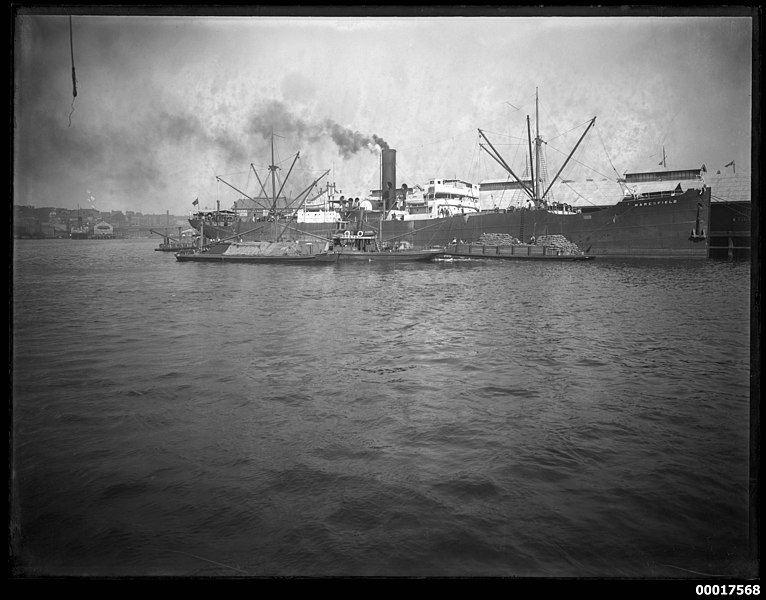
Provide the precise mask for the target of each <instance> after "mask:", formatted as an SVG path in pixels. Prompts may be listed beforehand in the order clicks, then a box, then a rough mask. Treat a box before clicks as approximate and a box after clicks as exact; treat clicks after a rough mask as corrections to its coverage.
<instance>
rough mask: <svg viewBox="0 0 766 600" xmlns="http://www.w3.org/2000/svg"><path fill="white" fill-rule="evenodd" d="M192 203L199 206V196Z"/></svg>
mask: <svg viewBox="0 0 766 600" xmlns="http://www.w3.org/2000/svg"><path fill="white" fill-rule="evenodd" d="M192 205H194V206H198V205H199V198H195V199H194V202H192Z"/></svg>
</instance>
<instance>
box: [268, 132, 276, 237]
mask: <svg viewBox="0 0 766 600" xmlns="http://www.w3.org/2000/svg"><path fill="white" fill-rule="evenodd" d="M277 168H278V167H277V166H276V165H275V164H274V130H273V129H272V130H271V164H270V165H269V171H271V193H272V195H273V197H272V201H271V213H272V215H273V218H274V236H275V238H274V241H275V242H276V241H277V240H276V234H277Z"/></svg>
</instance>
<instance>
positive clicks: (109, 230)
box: [93, 221, 114, 239]
mask: <svg viewBox="0 0 766 600" xmlns="http://www.w3.org/2000/svg"><path fill="white" fill-rule="evenodd" d="M93 237H95V238H102V239H105V238H113V237H114V227H112V226H111V225H110V224H109V223H107V222H106V221H99V222H98V223H96V224H95V225H94V226H93Z"/></svg>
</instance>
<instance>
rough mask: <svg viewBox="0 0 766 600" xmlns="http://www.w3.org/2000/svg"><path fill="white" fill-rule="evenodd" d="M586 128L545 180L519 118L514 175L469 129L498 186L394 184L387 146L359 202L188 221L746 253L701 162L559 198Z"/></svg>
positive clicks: (742, 210)
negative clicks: (605, 191) (522, 142)
mask: <svg viewBox="0 0 766 600" xmlns="http://www.w3.org/2000/svg"><path fill="white" fill-rule="evenodd" d="M594 123H595V117H594V118H593V119H592V120H591V121H590V123H589V124H588V126H587V128H586V129H585V132H584V133H583V134H582V136H581V137H580V139H579V140H578V142H577V144H576V145H575V147H574V149H573V150H572V152H571V153H570V154H569V156H568V157H567V159H566V161H565V162H564V164H563V165H562V166H561V168H560V169H559V171H558V173H557V174H556V177H554V178H553V179H552V180H551V181H547V170H546V168H545V161H544V158H543V157H542V146H543V144H544V142H543V140H542V138H541V137H540V134H539V130H538V131H537V132H536V135H535V136H534V138H533V137H532V133H531V128H530V126H529V117H527V128H528V131H529V157H528V160H527V161H526V168H525V171H524V172H523V173H522V174H521V175H518V174H517V173H516V172H515V171H514V170H513V169H512V168H511V167H510V166H509V164H508V163H507V162H506V161H505V159H504V158H503V157H502V155H500V153H499V152H498V151H497V150H496V149H495V146H494V145H493V143H492V142H491V140H490V139H489V137H488V136H487V135H486V133H485V132H483V131H482V130H479V134H480V135H481V136H482V138H483V139H484V141H485V144H483V145H482V148H483V149H484V150H485V151H486V152H487V153H488V154H489V155H490V156H491V157H492V158H493V159H494V160H495V161H496V162H497V163H498V164H499V165H501V166H502V167H503V169H504V170H505V171H507V173H508V177H507V179H506V180H504V181H487V182H483V183H481V184H472V183H469V182H466V181H463V180H459V179H438V178H435V179H431V180H430V181H428V182H427V183H426V184H424V185H417V186H415V187H412V188H410V187H408V186H407V185H406V184H402V185H397V179H396V150H394V149H384V150H382V151H381V163H380V186H379V188H378V189H374V190H371V191H370V193H369V194H368V195H367V196H366V197H365V198H362V199H360V198H351V197H349V198H346V197H344V196H338V195H337V194H336V192H335V188H334V186H333V185H328V186H327V188H326V189H324V190H322V191H321V192H320V193H319V194H317V195H316V196H315V197H314V198H312V199H310V201H308V200H307V201H305V202H303V203H301V205H300V207H299V208H298V209H297V210H295V209H288V210H277V209H275V207H276V206H278V205H279V198H278V197H276V196H274V198H273V202H272V203H271V205H270V206H269V207H268V209H264V210H261V211H258V210H253V209H246V208H243V207H242V206H241V204H240V205H237V204H235V207H234V208H233V209H232V210H220V209H216V210H214V211H197V212H195V213H193V214H192V215H191V216H190V219H189V221H190V223H191V225H192V226H193V227H194V228H195V229H197V230H198V231H200V232H201V233H203V235H204V236H205V237H206V238H207V239H212V240H215V239H219V240H226V239H236V240H242V241H259V240H263V239H270V237H271V236H272V232H273V231H275V230H276V231H279V232H280V236H281V237H280V238H279V239H280V240H290V241H313V242H316V241H317V240H318V239H319V240H327V239H330V238H332V237H334V236H337V235H339V233H340V234H343V233H344V232H350V233H351V234H354V233H357V232H359V231H366V230H369V229H371V228H372V229H373V230H374V231H375V232H376V233H377V235H378V237H379V239H380V240H381V242H383V243H390V244H395V243H396V244H400V245H403V246H405V247H411V248H429V247H441V246H446V245H448V244H450V243H458V242H460V243H468V244H470V243H477V242H478V241H479V239H480V238H481V237H482V236H483V235H485V234H505V235H508V236H511V237H513V238H517V239H518V240H520V241H521V242H524V243H529V242H533V241H534V239H535V238H536V237H538V236H541V235H563V236H564V237H565V238H566V239H567V240H569V241H570V242H572V243H574V244H576V245H577V246H578V247H579V248H580V250H582V251H583V252H584V253H585V254H588V255H590V256H594V257H598V256H609V257H657V258H671V257H672V258H675V257H682V258H707V257H708V256H710V255H712V252H713V249H717V251H720V252H723V253H724V254H726V253H728V255H729V256H732V254H736V253H737V252H738V251H740V252H741V253H744V254H747V253H748V252H749V220H750V207H749V202H746V203H720V202H719V203H717V202H715V201H714V196H713V193H712V190H711V187H710V186H708V185H707V183H706V180H705V177H706V169H705V166H704V165H702V166H701V167H700V168H691V169H681V170H668V169H667V168H665V169H662V170H655V171H646V172H636V173H625V174H624V175H623V176H622V177H620V178H619V179H618V181H617V182H616V184H617V185H618V186H619V187H616V188H613V189H614V190H615V191H616V192H617V191H619V193H620V196H617V197H615V198H614V199H613V200H612V199H609V200H607V201H606V202H605V203H602V204H599V205H597V204H593V203H590V202H588V203H580V205H577V203H576V202H567V201H566V196H565V194H562V193H561V192H562V191H566V190H567V189H570V188H572V187H573V184H572V182H567V181H563V182H562V181H557V180H558V177H559V175H560V174H561V172H562V171H563V170H564V167H565V166H566V164H567V162H569V160H570V158H571V157H572V155H573V154H574V152H575V150H576V149H577V146H579V144H580V142H581V141H582V139H583V138H584V137H585V135H586V134H587V133H588V130H589V129H590V128H591V127H592V126H593V124H594ZM663 162H664V161H663ZM498 189H503V190H504V192H508V194H509V196H511V197H515V198H516V199H515V200H513V201H510V202H506V203H505V204H504V205H503V206H499V205H498V203H497V202H496V201H493V200H489V201H488V200H487V199H488V198H494V196H495V194H496V193H497V192H498ZM553 190H558V191H557V192H556V194H557V196H556V198H558V199H559V201H556V200H554V194H553ZM615 196H616V194H615ZM562 198H564V201H561V199H562ZM250 200H255V199H250ZM740 255H741V254H740Z"/></svg>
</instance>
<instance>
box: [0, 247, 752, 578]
mask: <svg viewBox="0 0 766 600" xmlns="http://www.w3.org/2000/svg"><path fill="white" fill-rule="evenodd" d="M157 244H158V241H157V240H156V239H154V240H146V239H145V240H82V241H76V240H40V241H36V240H19V241H16V242H15V243H14V256H13V289H12V299H13V305H12V321H11V325H12V331H11V333H12V343H13V353H12V360H13V362H12V384H13V390H12V391H13V397H12V421H11V423H12V437H11V451H12V454H11V467H12V481H11V485H12V492H13V495H12V504H11V536H10V540H9V541H10V543H11V544H12V554H13V556H12V561H11V563H12V571H13V573H14V574H15V575H16V576H20V577H39V576H106V577H133V576H178V577H263V576H321V577H325V576H403V577H421V576H432V577H519V578H562V577H564V578H566V577H576V578H652V579H653V578H657V579H664V578H668V579H684V578H698V577H701V578H710V579H711V580H713V579H716V578H719V577H735V578H737V577H741V578H747V577H752V576H754V574H755V573H756V572H757V569H756V565H755V564H754V563H753V561H752V560H751V555H750V548H749V545H750V543H751V540H750V539H749V533H750V529H749V519H750V515H749V510H750V505H749V477H750V473H749V460H750V456H749V448H750V374H751V365H750V359H751V357H750V345H751V344H750V310H751V309H750V268H751V265H750V263H749V262H726V261H722V262H719V261H706V260H698V261H693V262H687V261H672V260H671V261H661V260H644V261H628V260H622V261H620V260H606V259H600V258H599V259H598V260H596V261H591V262H583V263H544V264H541V263H539V262H529V263H527V262H523V263H519V262H505V261H460V260H454V261H449V262H446V261H445V262H434V263H427V264H396V265H388V264H385V265H379V264H373V263H370V264H338V265H333V264H330V265H259V264H206V263H179V262H177V261H176V260H175V258H174V256H173V254H172V253H164V252H154V248H155V247H156V246H157Z"/></svg>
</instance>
